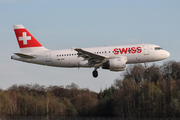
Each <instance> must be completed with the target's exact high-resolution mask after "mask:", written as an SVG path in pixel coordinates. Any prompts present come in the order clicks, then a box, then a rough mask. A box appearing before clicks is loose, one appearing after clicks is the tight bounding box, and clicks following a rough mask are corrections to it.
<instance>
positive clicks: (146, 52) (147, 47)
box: [144, 45, 149, 55]
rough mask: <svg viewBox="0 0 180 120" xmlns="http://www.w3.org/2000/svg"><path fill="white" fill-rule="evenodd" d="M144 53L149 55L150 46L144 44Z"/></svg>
mask: <svg viewBox="0 0 180 120" xmlns="http://www.w3.org/2000/svg"><path fill="white" fill-rule="evenodd" d="M144 55H149V46H148V45H144Z"/></svg>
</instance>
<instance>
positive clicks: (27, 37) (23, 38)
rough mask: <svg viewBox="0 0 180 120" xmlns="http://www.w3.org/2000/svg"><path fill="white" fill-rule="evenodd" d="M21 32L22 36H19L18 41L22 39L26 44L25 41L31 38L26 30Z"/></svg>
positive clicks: (24, 43) (25, 43)
mask: <svg viewBox="0 0 180 120" xmlns="http://www.w3.org/2000/svg"><path fill="white" fill-rule="evenodd" d="M22 34H23V36H22V37H19V41H23V45H27V41H28V40H31V36H27V33H26V32H23V33H22Z"/></svg>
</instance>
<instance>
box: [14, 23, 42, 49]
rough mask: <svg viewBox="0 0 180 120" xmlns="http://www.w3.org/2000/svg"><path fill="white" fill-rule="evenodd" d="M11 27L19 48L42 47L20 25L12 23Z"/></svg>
mask: <svg viewBox="0 0 180 120" xmlns="http://www.w3.org/2000/svg"><path fill="white" fill-rule="evenodd" d="M13 27H14V32H15V34H16V38H17V41H18V44H19V47H20V48H27V47H42V45H41V44H40V43H39V42H38V41H37V40H36V39H35V38H34V37H33V36H32V35H31V34H30V33H29V32H28V31H27V30H26V29H25V28H24V27H23V26H22V25H14V26H13Z"/></svg>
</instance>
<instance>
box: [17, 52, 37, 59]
mask: <svg viewBox="0 0 180 120" xmlns="http://www.w3.org/2000/svg"><path fill="white" fill-rule="evenodd" d="M14 54H15V55H17V56H19V57H21V58H27V59H32V58H36V57H35V56H32V55H27V54H23V53H14Z"/></svg>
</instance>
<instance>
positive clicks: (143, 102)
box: [0, 61, 180, 118]
mask: <svg viewBox="0 0 180 120" xmlns="http://www.w3.org/2000/svg"><path fill="white" fill-rule="evenodd" d="M120 76H121V78H122V79H116V80H115V81H114V83H113V84H112V85H111V87H109V88H106V89H105V90H101V91H100V92H99V93H96V92H93V91H91V90H89V89H88V88H83V89H82V88H79V86H78V85H76V84H75V83H72V84H71V85H67V86H66V87H64V86H48V87H46V86H43V85H41V86H40V85H38V84H23V85H16V84H14V85H12V86H10V87H9V88H8V89H7V90H2V89H1V90H0V117H12V116H45V117H46V116H47V117H55V116H84V117H88V116H91V117H120V118H179V117H180V62H177V61H167V62H164V63H163V65H161V66H159V65H156V64H152V65H151V66H149V68H148V73H147V72H145V67H144V66H143V65H142V64H135V65H129V66H128V67H127V68H126V70H125V71H124V72H122V73H121V74H120Z"/></svg>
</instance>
